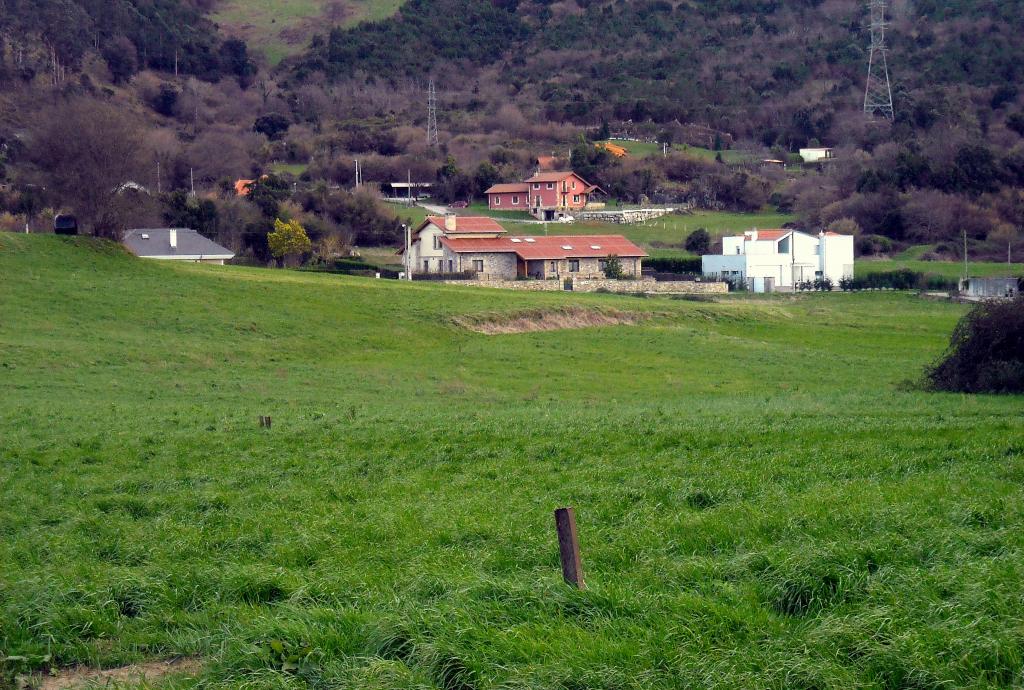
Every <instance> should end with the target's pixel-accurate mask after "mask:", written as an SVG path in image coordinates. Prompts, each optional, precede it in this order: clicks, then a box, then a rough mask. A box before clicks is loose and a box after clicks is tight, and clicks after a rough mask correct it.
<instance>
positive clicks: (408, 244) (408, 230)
mask: <svg viewBox="0 0 1024 690" xmlns="http://www.w3.org/2000/svg"><path fill="white" fill-rule="evenodd" d="M402 229H403V230H405V278H406V280H409V281H411V280H412V226H411V225H405V224H403V225H402Z"/></svg>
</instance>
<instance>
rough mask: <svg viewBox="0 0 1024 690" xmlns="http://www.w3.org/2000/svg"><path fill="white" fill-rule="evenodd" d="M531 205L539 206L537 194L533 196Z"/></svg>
mask: <svg viewBox="0 0 1024 690" xmlns="http://www.w3.org/2000/svg"><path fill="white" fill-rule="evenodd" d="M533 205H534V206H536V207H537V208H540V197H539V196H535V197H533Z"/></svg>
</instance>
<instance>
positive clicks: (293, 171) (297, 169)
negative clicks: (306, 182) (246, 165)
mask: <svg viewBox="0 0 1024 690" xmlns="http://www.w3.org/2000/svg"><path fill="white" fill-rule="evenodd" d="M270 170H271V172H275V173H278V174H282V173H288V174H289V175H294V176H295V177H299V176H300V175H302V174H303V173H304V172H306V171H307V170H309V164H308V163H272V164H271V165H270Z"/></svg>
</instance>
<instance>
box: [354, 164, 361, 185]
mask: <svg viewBox="0 0 1024 690" xmlns="http://www.w3.org/2000/svg"><path fill="white" fill-rule="evenodd" d="M354 160H355V164H356V189H357V190H358V189H359V188H360V187H361V186H362V185H363V169H362V168H361V167H360V166H359V159H358V158H355V159H354Z"/></svg>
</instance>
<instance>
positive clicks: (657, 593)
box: [0, 235, 1024, 689]
mask: <svg viewBox="0 0 1024 690" xmlns="http://www.w3.org/2000/svg"><path fill="white" fill-rule="evenodd" d="M0 282H2V284H0V295H2V297H0V300H2V301H0V305H2V313H3V321H2V322H0V386H2V388H3V394H2V395H0V433H2V438H3V439H4V440H3V445H2V452H0V535H2V538H0V645H2V649H0V659H3V661H0V664H2V666H0V669H2V671H0V674H2V675H0V678H3V679H4V681H3V682H4V683H8V684H11V683H13V682H14V677H15V676H17V675H19V674H24V673H28V672H30V671H37V672H41V671H45V670H47V669H49V668H51V667H55V668H66V667H70V666H74V665H76V664H86V665H89V666H95V667H116V666H120V665H123V664H128V663H132V662H140V661H144V660H153V659H170V658H176V657H184V658H188V659H197V660H198V662H197V663H196V664H194V666H195V671H194V673H197V674H198V675H199V677H200V679H201V682H202V683H203V684H204V685H205V686H208V687H224V688H227V687H239V686H242V685H245V686H248V687H268V688H269V687H275V688H302V687H326V686H332V687H375V688H409V687H414V686H415V687H428V688H464V689H468V688H474V689H483V688H495V687H499V686H501V687H512V686H515V687H597V688H611V687H631V688H678V687H707V686H714V685H717V686H721V687H787V688H790V687H804V688H809V687H844V688H850V687H908V686H932V687H937V686H940V685H944V686H951V687H952V686H955V687H962V686H971V687H993V688H995V687H1007V686H1010V685H1013V683H1015V682H1018V681H1019V678H1020V670H1021V663H1022V660H1021V650H1022V648H1024V645H1022V636H1024V632H1022V630H1021V628H1020V623H1019V621H1020V601H1021V597H1022V595H1024V584H1022V582H1024V579H1022V578H1021V548H1022V539H1024V537H1022V536H1021V535H1022V534H1024V529H1022V528H1024V516H1022V506H1024V501H1022V496H1021V486H1022V479H1024V444H1022V442H1021V433H1020V432H1021V419H1020V410H1021V399H1020V397H996V396H963V395H946V394H928V393H923V392H920V391H917V390H915V389H913V387H908V386H906V385H905V384H904V382H905V381H906V380H907V379H908V378H910V377H913V376H915V375H917V374H918V373H919V372H920V371H921V369H922V367H923V366H924V365H925V364H927V363H929V362H931V361H933V359H934V358H935V357H936V356H937V355H938V354H939V353H940V352H941V351H942V350H943V348H944V347H945V344H946V342H947V340H948V336H949V333H950V331H951V329H952V327H953V325H954V324H955V322H956V320H957V318H958V317H959V316H960V315H961V314H962V313H963V310H962V308H961V307H959V306H956V305H949V304H942V303H933V302H927V301H925V300H920V299H917V298H916V297H914V296H910V295H900V294H853V295H839V294H836V295H806V296H794V297H785V298H774V299H765V300H747V299H730V300H728V301H725V302H721V303H696V302H688V301H677V300H670V299H647V300H643V299H636V298H631V297H615V296H607V295H589V296H575V297H574V296H565V295H560V294H550V295H549V294H532V293H504V292H501V291H490V290H469V289H465V288H454V287H443V286H437V285H429V284H412V285H407V284H401V283H398V282H397V281H374V280H366V279H355V278H344V277H342V278H339V277H336V276H322V275H310V274H302V273H297V272H283V271H280V272H270V271H261V270H256V269H241V268H232V267H226V268H225V269H220V268H217V269H214V268H211V267H203V266H169V265H166V264H157V263H145V262H141V261H138V260H135V259H132V258H130V257H127V256H125V255H124V254H123V252H121V251H120V250H118V249H116V248H113V247H111V246H109V245H97V244H94V243H91V242H88V241H85V240H81V239H79V240H74V239H68V240H62V239H58V238H53V237H37V236H19V235H0ZM566 306H573V307H586V308H592V309H607V310H620V311H625V310H632V311H637V312H642V313H645V314H648V315H650V316H649V318H646V319H642V320H639V321H638V322H637V324H635V325H632V326H619V327H611V328H593V329H582V330H565V331H554V332H537V333H522V334H518V335H498V336H493V335H481V334H477V333H474V332H472V331H470V330H468V329H465V328H462V327H460V326H458V325H457V324H456V323H455V320H456V319H459V318H469V317H473V318H487V319H496V318H500V317H502V316H503V315H505V316H508V317H509V318H513V317H514V316H515V315H517V314H522V313H524V312H528V311H543V310H546V309H551V310H557V309H562V308H564V307H566ZM260 416H272V419H273V425H272V427H270V428H261V427H260V425H259V417H260ZM562 506H573V507H574V508H575V514H576V520H577V524H578V534H579V541H580V548H581V550H582V559H583V567H584V570H585V575H586V589H585V590H582V591H578V590H575V589H573V588H571V587H569V586H567V585H566V584H565V583H564V582H563V579H562V572H561V568H560V559H559V549H558V544H557V541H556V539H555V535H554V525H553V520H552V511H553V510H554V509H555V508H558V507H562ZM164 682H165V683H167V682H172V683H177V684H176V685H173V686H174V687H179V686H186V684H185V683H184V682H177V681H170V680H169V679H165V681H164ZM2 684H3V683H0V685H2Z"/></svg>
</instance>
